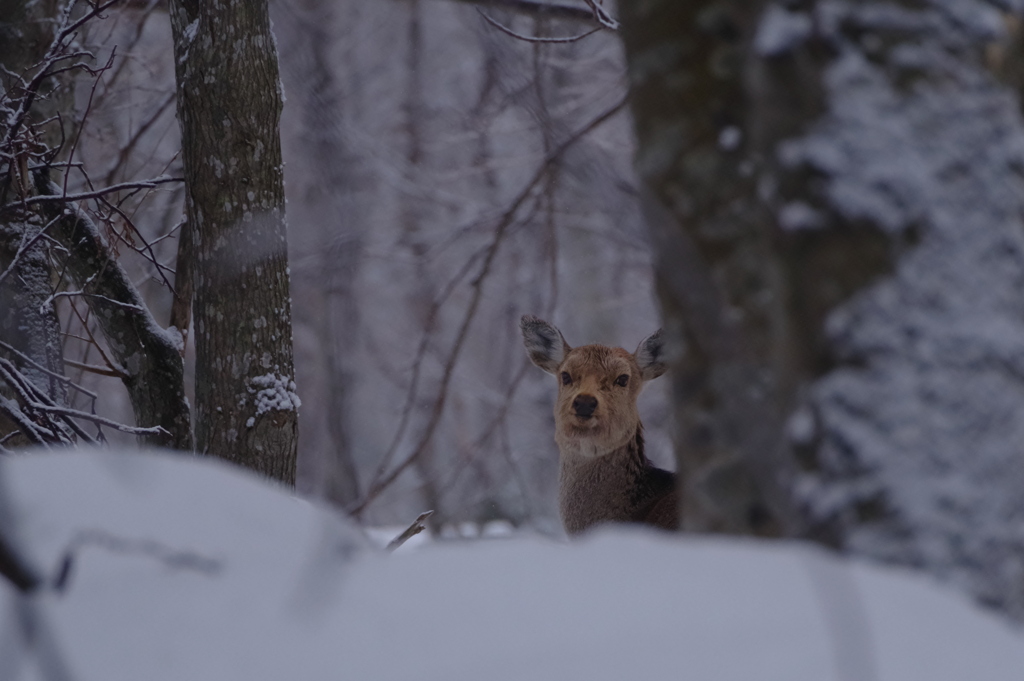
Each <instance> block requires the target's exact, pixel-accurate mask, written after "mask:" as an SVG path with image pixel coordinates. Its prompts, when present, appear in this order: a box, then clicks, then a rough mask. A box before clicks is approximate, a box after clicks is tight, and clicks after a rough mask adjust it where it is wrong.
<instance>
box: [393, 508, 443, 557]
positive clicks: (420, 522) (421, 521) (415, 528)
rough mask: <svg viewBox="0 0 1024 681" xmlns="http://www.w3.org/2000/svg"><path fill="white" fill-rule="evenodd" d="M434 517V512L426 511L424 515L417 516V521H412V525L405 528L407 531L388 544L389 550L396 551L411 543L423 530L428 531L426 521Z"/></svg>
mask: <svg viewBox="0 0 1024 681" xmlns="http://www.w3.org/2000/svg"><path fill="white" fill-rule="evenodd" d="M432 515H434V512H433V511H424V512H423V513H420V514H419V515H418V516H416V520H414V521H412V524H411V525H409V527H407V528H405V531H404V532H402V534H400V535H398V536H397V537H395V538H394V539H392V540H391V541H390V542H389V543H388V545H387V550H388V551H394V550H395V549H397V548H398V547H399V546H401V545H402V544H404V543H405V542H407V541H409V540H410V539H412V538H413V537H415V536H416V535H417V534H419V533H420V532H422V531H423V530H425V529H427V526H426V525H425V523H426V520H427V518H429V517H430V516H432Z"/></svg>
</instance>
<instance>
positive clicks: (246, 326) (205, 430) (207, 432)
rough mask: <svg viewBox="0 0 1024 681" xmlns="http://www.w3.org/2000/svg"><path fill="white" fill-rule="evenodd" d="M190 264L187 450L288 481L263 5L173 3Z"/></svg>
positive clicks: (274, 77)
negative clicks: (191, 393)
mask: <svg viewBox="0 0 1024 681" xmlns="http://www.w3.org/2000/svg"><path fill="white" fill-rule="evenodd" d="M171 26H172V29H173V31H174V51H175V69H176V76H177V82H178V88H177V89H178V120H179V123H180V125H181V131H182V158H183V162H184V167H185V178H186V185H187V192H186V196H187V198H186V206H187V213H188V227H189V229H191V230H192V236H193V243H194V253H195V263H194V265H195V267H194V270H193V271H194V286H195V306H194V317H195V339H196V441H197V449H198V450H199V451H201V452H203V453H208V454H213V455H216V456H220V457H223V458H225V459H227V460H229V461H233V462H236V463H238V464H241V465H243V466H246V467H249V468H251V469H254V470H256V471H258V472H260V473H263V474H264V475H267V476H270V477H273V478H277V479H280V480H283V481H285V482H286V483H288V484H293V483H294V480H295V460H296V453H297V436H298V414H297V407H298V398H297V397H296V395H295V393H294V389H295V384H294V379H293V376H294V369H293V357H292V326H291V300H290V298H289V272H288V259H287V256H288V251H287V236H286V227H285V210H284V182H283V168H282V161H281V143H280V136H279V121H280V116H281V107H282V95H281V86H280V80H279V76H278V64H277V50H276V46H275V43H274V37H273V35H272V34H271V31H270V21H269V17H268V13H267V0H226V1H224V2H219V3H201V2H197V1H196V0H173V1H172V2H171Z"/></svg>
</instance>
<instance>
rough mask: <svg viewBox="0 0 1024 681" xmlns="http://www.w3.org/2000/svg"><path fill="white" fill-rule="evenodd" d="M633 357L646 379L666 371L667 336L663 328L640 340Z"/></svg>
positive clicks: (653, 377) (641, 376)
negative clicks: (662, 330) (663, 332)
mask: <svg viewBox="0 0 1024 681" xmlns="http://www.w3.org/2000/svg"><path fill="white" fill-rule="evenodd" d="M633 357H634V358H635V359H636V363H637V364H638V365H639V366H640V378H641V379H643V380H644V381H650V380H652V379H655V378H657V377H658V376H661V375H662V374H663V373H665V370H666V369H668V364H667V363H666V362H665V336H664V334H662V332H661V329H658V330H657V331H655V332H654V333H652V334H651V335H650V336H648V337H647V338H644V339H643V340H642V341H640V345H639V346H637V349H636V352H634V353H633Z"/></svg>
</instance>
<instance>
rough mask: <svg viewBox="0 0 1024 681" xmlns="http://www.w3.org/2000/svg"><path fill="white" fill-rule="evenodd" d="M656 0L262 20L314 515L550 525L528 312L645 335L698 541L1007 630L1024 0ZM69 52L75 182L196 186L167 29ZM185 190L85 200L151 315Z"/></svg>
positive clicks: (301, 14) (1022, 554)
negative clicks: (704, 538) (853, 571)
mask: <svg viewBox="0 0 1024 681" xmlns="http://www.w3.org/2000/svg"><path fill="white" fill-rule="evenodd" d="M676 3H678V0H675V2H672V1H671V0H670V1H669V2H661V3H659V2H639V1H638V2H627V0H622V2H620V7H617V8H616V7H613V6H605V9H606V10H607V12H608V14H609V17H618V18H619V19H621V21H622V27H621V28H620V27H619V26H618V25H617V23H616V22H615V21H614V20H612V19H610V18H608V19H606V20H605V21H603V22H602V21H599V20H597V19H595V18H594V15H593V13H592V10H591V8H590V7H588V4H587V3H584V2H578V3H572V2H564V3H544V2H537V3H534V2H501V1H494V2H479V3H471V2H463V1H456V0H274V1H272V2H270V15H271V18H272V21H273V30H274V35H275V37H276V44H277V50H278V57H279V64H280V76H281V81H282V84H283V89H284V94H285V104H284V111H283V116H282V119H281V126H280V134H281V141H282V149H283V157H284V164H285V171H284V172H285V189H286V195H287V222H288V240H289V246H288V262H289V267H290V274H291V299H292V314H293V324H294V355H295V383H296V385H297V392H298V395H299V396H300V397H301V401H302V407H301V410H300V411H299V441H298V472H297V481H296V484H297V487H298V489H299V490H300V491H301V492H302V493H304V494H309V495H312V496H316V497H322V498H325V499H327V500H329V501H330V502H331V503H333V504H336V505H337V506H338V507H340V508H342V509H345V510H346V511H349V512H354V513H357V514H359V515H360V517H361V519H362V520H363V521H364V522H366V523H368V524H390V523H402V522H408V520H410V519H411V518H412V517H414V516H415V515H416V514H417V513H418V512H420V511H422V510H424V509H426V508H432V509H434V510H435V515H434V517H433V519H432V522H433V523H434V528H433V529H434V530H435V531H438V532H441V531H444V532H448V533H460V532H462V533H469V534H472V533H474V532H477V531H479V528H480V527H481V526H483V525H484V524H485V523H487V522H489V521H492V520H504V521H508V522H510V523H512V524H514V525H516V526H527V527H532V528H535V529H537V530H539V531H542V532H557V531H558V527H559V523H558V518H557V511H556V506H555V489H556V486H557V450H556V449H555V446H554V443H553V441H552V433H553V419H552V416H551V404H552V400H553V396H554V392H555V385H554V381H553V379H551V378H550V377H546V376H544V375H543V374H541V373H540V372H539V371H537V370H535V369H533V368H532V367H531V366H530V365H529V362H528V360H527V358H526V356H525V353H524V352H523V349H522V345H521V340H520V337H519V332H518V326H517V325H518V319H519V316H520V315H521V314H524V313H531V314H536V315H538V316H541V317H544V318H545V319H547V320H549V321H551V322H553V323H555V324H556V325H557V326H559V328H560V329H561V330H562V332H563V333H564V334H565V336H566V339H567V341H568V342H569V343H570V344H574V345H575V344H584V343H590V342H601V343H606V344H611V345H622V346H624V347H626V348H628V349H630V350H632V349H633V348H634V347H635V344H636V343H637V342H639V340H640V339H641V338H643V337H644V336H646V335H647V334H649V333H651V332H652V331H653V330H655V329H656V328H658V326H659V325H661V324H664V325H665V327H666V330H667V331H668V332H669V334H670V336H671V337H672V338H674V339H675V341H676V347H677V357H676V367H675V369H676V370H675V372H674V373H673V376H672V378H668V377H666V378H664V379H662V380H661V381H657V382H655V383H653V384H652V385H651V386H650V387H649V388H648V389H647V390H646V391H645V393H644V395H643V396H642V398H641V407H640V409H641V415H642V418H643V420H644V424H645V427H646V433H647V437H648V443H649V446H648V451H649V455H650V456H651V457H652V458H653V459H654V460H655V462H656V463H658V464H659V465H661V466H664V467H674V468H678V469H679V470H680V473H681V474H682V479H683V484H684V485H685V486H686V492H687V493H686V502H685V504H686V507H685V508H684V526H685V527H686V528H687V529H689V530H692V531H717V532H732V533H744V534H748V533H749V534H760V535H771V536H777V535H787V536H804V537H811V538H814V539H816V540H819V541H822V542H825V543H827V544H829V545H832V546H835V547H837V548H841V549H843V550H847V551H850V552H854V553H859V554H862V555H866V556H871V557H874V558H878V559H882V560H887V561H895V562H899V563H903V564H907V565H914V566H918V567H922V568H924V569H927V570H928V571H930V572H932V573H934V574H936V575H939V576H940V577H943V578H945V579H948V580H950V581H952V582H954V583H956V584H958V585H959V586H960V587H962V588H964V589H965V590H966V591H968V592H969V593H971V594H972V595H974V596H975V597H976V598H978V599H980V600H981V601H983V602H986V603H989V604H991V605H994V606H996V607H998V608H1000V609H1001V610H1003V611H1004V612H1007V613H1009V614H1011V615H1012V616H1014V617H1016V618H1024V115H1022V109H1021V88H1022V87H1024V54H1022V51H1021V39H1022V38H1021V33H1020V21H1021V16H1022V13H1024V3H1021V2H1017V1H1016V0H1005V1H1001V2H996V1H995V0H993V1H991V2H986V1H984V0H924V1H922V2H919V3H910V4H908V3H889V2H876V1H866V2H845V1H843V0H794V1H791V2H782V1H780V2H749V3H730V2H695V3H679V4H685V5H687V7H673V6H671V5H674V4H676ZM29 5H32V7H29ZM41 7H42V8H44V9H45V8H50V9H49V11H51V12H53V11H54V8H55V7H56V5H55V4H54V3H49V4H48V3H26V2H14V1H12V0H7V1H5V2H2V3H0V28H2V29H3V30H5V31H6V30H11V27H23V26H25V25H27V24H26V23H25V22H29V23H31V22H32V21H34V22H36V23H37V24H38V25H40V26H43V27H44V29H45V27H47V26H48V25H49V24H47V23H46V22H45V21H43V20H42V19H40V17H39V16H35V17H34V18H33V17H32V16H31V12H34V11H37V10H38V9H39V8H41ZM26 12H27V13H28V14H26ZM482 12H483V13H486V17H485V16H482V14H481V13H482ZM620 15H621V16H620ZM51 16H55V14H51ZM26 17H28V18H26ZM495 22H497V23H499V24H501V26H504V27H506V29H507V30H502V29H501V28H500V27H499V26H496V25H495ZM595 29H598V30H595ZM18 30H21V28H18ZM509 30H511V31H514V32H516V33H518V34H520V35H525V36H534V37H540V38H551V37H574V36H579V35H581V34H583V33H586V32H588V31H594V32H593V33H592V34H590V35H588V36H586V37H584V38H582V39H579V40H573V41H571V42H536V41H533V42H531V41H527V40H522V39H519V38H517V37H514V36H513V35H510V33H509ZM44 32H45V31H44ZM77 41H78V43H77V44H78V45H80V46H81V48H82V49H83V50H88V51H90V52H91V53H92V54H93V55H95V63H93V64H92V66H93V68H94V69H98V70H96V71H95V72H94V73H88V72H83V71H78V72H75V73H74V74H73V76H71V77H69V78H68V79H67V80H66V81H65V86H64V88H63V89H58V91H56V92H55V94H54V95H53V96H52V97H51V99H50V100H49V103H48V106H54V107H56V109H59V110H60V111H62V112H63V114H62V115H63V117H64V121H63V123H64V124H65V128H66V133H67V135H68V136H69V137H71V136H73V137H74V138H75V140H76V141H75V146H74V149H75V152H74V159H73V161H74V162H75V163H78V164H81V167H82V168H84V169H85V170H86V171H87V175H88V178H89V180H88V182H87V180H86V179H85V178H86V175H85V174H84V173H79V172H69V173H67V178H68V179H67V185H66V189H67V191H68V192H78V191H87V190H88V189H89V188H90V187H92V186H109V185H114V184H117V183H121V182H131V181H138V180H142V179H145V178H155V177H161V176H169V177H181V176H182V174H183V170H182V161H181V157H180V149H181V133H180V128H179V125H178V122H177V120H176V118H175V103H176V101H175V97H176V91H175V61H174V60H175V48H174V42H173V38H172V30H171V23H170V18H169V15H168V11H167V8H166V6H165V3H163V2H159V1H156V0H154V1H151V2H145V1H141V0H136V1H134V2H123V3H119V4H116V5H114V6H113V7H111V8H110V9H108V10H107V11H106V12H104V16H103V18H97V19H94V20H92V21H90V22H88V23H87V24H85V25H84V26H82V28H81V30H80V31H79V32H78V34H77ZM13 44H14V42H10V41H8V42H7V44H6V45H3V46H0V62H2V63H3V65H4V68H5V73H6V74H7V75H6V79H3V78H0V80H3V81H4V82H5V88H7V90H6V91H7V92H8V93H12V92H14V89H13V86H12V83H13V82H14V81H12V80H11V77H10V76H11V74H21V73H23V72H24V71H25V69H28V68H30V67H31V64H30V63H24V62H23V61H19V58H20V57H19V55H18V54H12V53H11V52H9V51H8V50H9V47H10V46H11V45H13ZM108 60H109V61H108ZM104 64H108V68H105V69H100V68H99V67H102V66H103V65H104ZM627 95H628V99H626V98H627ZM624 101H625V102H626V105H625V106H624V105H623V102H624ZM8 114H9V112H8ZM8 114H5V115H8ZM8 124H9V123H8ZM0 130H3V128H2V127H0ZM567 142H571V143H567ZM9 161H10V159H9V158H5V159H3V160H0V163H3V164H8V165H6V166H4V167H5V168H6V170H8V171H9V170H10V167H11V166H10V163H9ZM76 167H77V166H76ZM90 183H92V184H90ZM184 199H185V189H184V187H183V186H182V185H181V184H180V183H166V184H160V185H158V186H152V187H147V188H144V189H142V190H139V189H133V190H130V191H125V192H122V194H121V195H120V196H119V199H118V202H117V204H116V205H117V209H116V210H111V209H110V207H109V206H106V205H99V203H98V202H97V203H95V204H86V205H85V208H86V209H87V210H89V211H92V212H93V213H94V214H95V216H96V219H97V220H98V223H99V224H100V225H101V228H102V229H103V231H104V232H105V234H106V236H107V239H108V240H109V242H110V245H111V247H112V248H114V249H115V250H116V251H117V252H118V259H119V261H120V262H121V263H122V264H123V266H124V267H125V268H127V270H128V271H129V273H130V275H131V279H132V281H134V282H135V284H136V286H137V287H138V289H139V290H140V292H141V293H142V295H143V297H144V299H145V301H146V304H147V305H148V306H149V308H150V309H151V310H152V311H153V315H154V317H155V319H156V320H157V321H158V322H159V323H160V324H161V325H163V326H166V325H167V323H168V321H167V320H169V319H170V315H171V307H172V300H173V294H172V292H171V288H170V286H169V281H168V280H170V281H173V272H172V271H171V270H172V269H173V267H174V262H175V258H176V254H177V252H178V235H179V230H180V227H181V224H182V217H183V212H184ZM129 223H130V225H131V228H129ZM155 263H160V264H161V265H160V266H158V265H156V264H155ZM0 264H3V262H0ZM0 269H2V268H0ZM0 283H2V282H0ZM54 293H57V291H54ZM10 300H12V299H5V301H10ZM53 300H55V301H56V303H55V304H56V309H57V312H58V315H59V319H60V325H61V331H62V333H63V334H64V336H63V354H64V357H65V358H66V360H67V364H66V367H65V368H66V371H67V374H68V376H69V377H71V378H72V379H73V380H74V381H75V382H76V383H77V384H79V385H80V386H81V387H83V388H84V389H86V390H88V391H91V392H92V393H95V395H96V398H95V399H93V398H90V397H89V395H88V394H87V393H84V392H80V391H71V392H70V393H69V395H68V397H67V399H68V402H69V404H70V405H71V406H73V407H76V408H78V409H82V410H85V411H88V410H90V409H92V408H93V407H94V408H95V410H96V412H97V413H98V414H100V415H102V416H104V417H107V418H109V419H111V420H113V421H117V422H123V423H132V422H133V416H132V414H133V411H132V405H131V403H130V400H129V396H128V393H127V392H126V391H125V389H124V388H123V387H122V382H121V381H120V380H118V378H117V377H116V372H114V371H112V370H107V371H104V370H103V367H104V366H107V367H108V369H109V361H108V360H106V359H105V355H106V353H105V350H104V348H105V342H104V341H103V340H102V334H101V333H100V331H99V329H98V327H97V325H96V321H95V319H94V318H93V317H90V316H89V314H88V312H87V311H86V310H85V308H84V306H82V305H81V304H79V303H78V302H77V301H76V300H75V297H74V296H70V295H68V296H63V297H61V296H58V297H57V298H55V299H53ZM53 300H50V301H49V302H53ZM4 304H5V305H13V303H10V302H5V303H4ZM9 309H13V307H11V308H9ZM191 362H192V360H191V354H188V353H186V362H185V371H186V378H187V379H188V380H186V385H190V380H191V379H190V376H191V373H190V372H192V371H193V368H192V367H193V366H194V365H193V364H192V363H191ZM111 374H113V375H111ZM104 432H105V433H106V435H107V436H108V438H109V439H111V440H116V439H117V438H128V439H132V438H131V436H130V435H122V434H118V433H116V431H113V430H111V429H109V428H106V429H105V430H104Z"/></svg>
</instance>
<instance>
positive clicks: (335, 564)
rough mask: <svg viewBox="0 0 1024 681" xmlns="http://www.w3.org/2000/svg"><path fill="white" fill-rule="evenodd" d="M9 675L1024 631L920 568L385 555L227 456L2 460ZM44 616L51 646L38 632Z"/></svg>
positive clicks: (593, 552)
mask: <svg viewBox="0 0 1024 681" xmlns="http://www.w3.org/2000/svg"><path fill="white" fill-rule="evenodd" d="M0 499H3V500H5V505H6V506H7V508H6V509H3V510H0V523H2V525H0V526H2V527H3V528H4V532H5V534H6V535H8V536H9V535H10V534H11V531H12V529H13V531H14V532H15V533H16V535H17V537H16V541H17V542H18V545H19V546H20V548H21V550H22V551H23V552H25V553H26V554H27V555H29V556H30V557H31V560H32V562H33V563H34V564H35V566H36V567H37V569H38V570H40V571H41V572H43V573H44V574H47V575H50V576H51V578H53V577H56V575H57V574H58V573H59V572H60V566H61V565H62V563H64V562H66V561H65V558H66V556H67V555H69V554H70V555H72V556H73V559H72V561H71V570H70V572H69V573H68V576H67V579H66V581H65V582H64V586H63V589H62V590H60V591H58V590H55V589H47V590H46V592H45V593H43V594H42V595H40V596H39V597H37V598H35V599H32V600H29V599H24V598H19V597H17V596H16V595H15V593H14V592H13V591H12V590H11V589H10V588H9V587H8V586H7V584H6V582H0V679H4V680H5V681H6V680H9V679H10V680H13V681H36V680H39V679H72V678H73V679H80V680H83V681H90V680H93V679H95V680H97V681H100V680H102V681H117V680H119V679H125V680H129V679H130V680H133V681H134V680H137V679H147V680H149V681H160V680H163V679H167V680H168V681H171V680H175V681H180V680H181V679H189V680H190V681H200V680H203V679H211V680H212V679H217V680H218V681H227V680H231V679H239V680H242V679H245V680H246V681H254V680H257V679H268V680H270V679H274V680H279V679H374V680H375V681H387V680H390V679H394V680H396V681H398V680H402V681H408V680H409V679H437V680H439V681H440V680H444V681H463V680H464V681H479V680H480V679H487V680H488V681H501V680H505V679H508V680H512V679H517V680H519V679H521V680H530V681H542V680H544V679H559V680H560V681H561V680H564V679H587V680H588V681H592V680H600V679H608V680H609V681H612V680H614V681H622V680H623V679H635V678H650V677H652V676H653V675H655V674H657V675H658V676H659V677H660V678H690V679H699V680H701V681H714V680H717V679H723V680H724V679H743V680H748V679H761V680H772V679H777V680H778V681H830V680H832V679H835V680H836V681H874V680H878V681H890V680H891V681H914V680H915V679H921V680H922V681H924V680H927V681H943V680H947V679H948V680H949V681H964V680H965V679H984V680H985V681H1001V680H1003V679H1006V680H1007V681H1020V679H1021V678H1022V677H1024V671H1022V670H1024V633H1022V632H1021V631H1019V630H1015V629H1013V628H1011V627H1010V626H1009V625H1008V624H1006V623H1005V622H1004V621H1002V620H1000V619H998V618H996V617H995V616H993V615H991V614H989V613H987V612H982V611H980V610H979V609H977V608H976V607H975V606H973V605H972V604H971V603H969V602H968V601H967V600H966V598H964V597H963V596H961V595H960V594H957V593H952V592H949V591H947V590H945V589H943V588H941V587H940V586H938V585H936V584H935V583H933V582H932V581H930V580H929V579H927V578H925V577H922V576H920V575H916V574H912V573H909V572H904V571H897V570H893V569H882V568H878V567H874V566H870V565H867V564H864V563H860V562H848V561H843V560H838V559H835V558H833V557H831V556H829V555H827V554H825V553H823V552H821V551H819V550H817V549H814V548H811V547H807V546H801V545H797V544H783V543H761V542H753V541H737V540H724V539H693V538H688V539H684V538H678V537H671V536H668V535H661V534H657V535H656V534H653V533H648V532H641V531H628V530H626V529H621V528H620V529H616V530H605V531H603V532H599V533H596V534H595V535H592V536H590V537H589V538H586V539H584V540H583V541H579V542H574V543H571V544H570V543H557V542H553V541H551V540H545V539H541V538H537V537H518V538H513V539H507V540H501V541H479V542H458V543H445V542H438V543H428V544H424V545H421V546H420V547H419V548H417V549H416V550H409V551H405V552H399V553H397V554H395V555H386V554H383V553H381V552H379V551H378V550H377V549H375V548H372V546H371V543H370V542H368V541H367V540H366V539H365V538H364V537H363V536H362V535H361V533H360V532H359V531H358V530H356V529H354V528H352V527H351V526H349V525H347V524H346V523H344V522H343V521H341V520H340V519H338V518H337V517H336V516H335V515H333V514H332V513H330V512H328V511H325V510H323V509H320V508H318V507H316V506H314V505H312V504H308V503H306V502H304V501H300V500H296V499H294V498H292V497H291V496H289V495H288V494H287V493H286V492H285V491H283V490H281V489H279V488H274V487H272V486H270V485H267V484H265V483H263V482H260V481H257V480H255V479H253V478H252V477H250V476H248V475H246V474H244V473H241V472H238V471H235V470H233V469H229V468H228V467H226V466H224V465H221V464H218V463H216V462H213V461H208V460H197V459H192V458H188V457H183V456H175V455H167V454H160V455H139V454H137V453H132V454H127V453H111V452H90V453H75V454H68V453H65V454H49V455H31V456H24V457H17V458H5V459H0ZM27 622H31V623H33V624H34V627H32V629H33V631H34V632H35V636H34V639H33V640H34V645H33V646H31V647H30V646H29V645H28V643H27V642H26V640H25V638H24V634H23V632H24V631H25V629H26V627H25V624H26V623H27Z"/></svg>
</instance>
